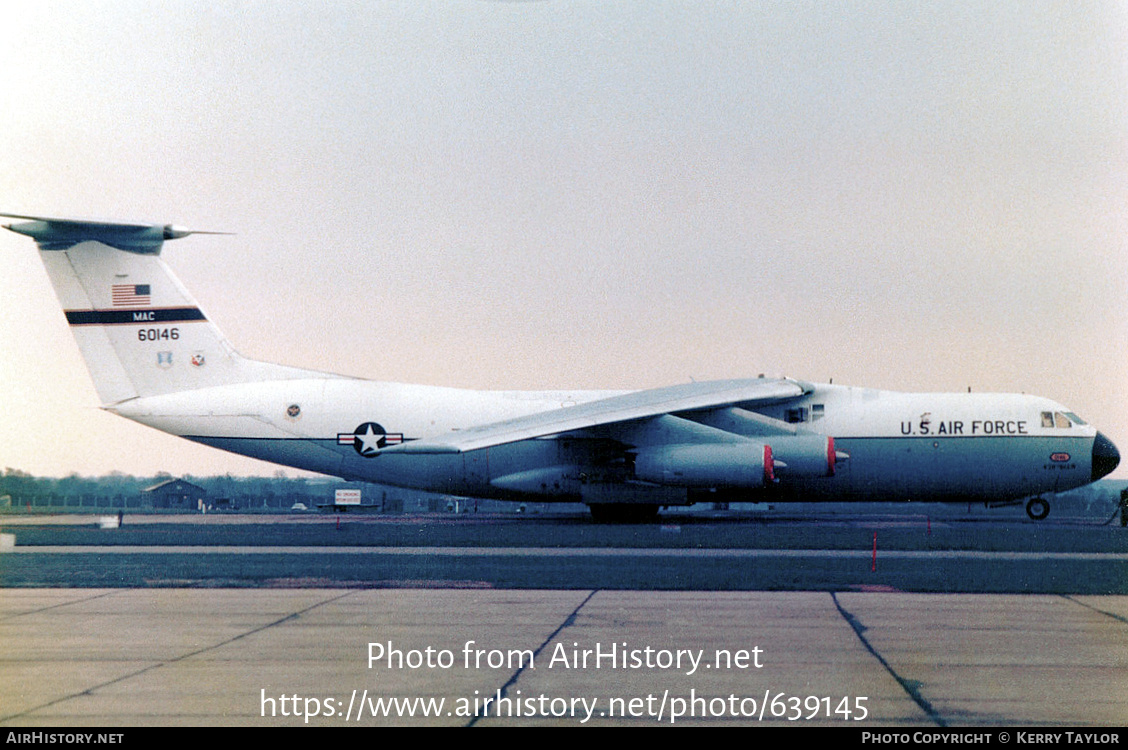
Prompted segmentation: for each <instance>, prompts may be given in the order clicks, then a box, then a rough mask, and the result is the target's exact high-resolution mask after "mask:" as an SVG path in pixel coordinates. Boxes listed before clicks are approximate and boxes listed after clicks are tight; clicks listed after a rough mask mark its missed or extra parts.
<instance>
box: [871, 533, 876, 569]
mask: <svg viewBox="0 0 1128 750" xmlns="http://www.w3.org/2000/svg"><path fill="white" fill-rule="evenodd" d="M870 572H871V573H876V572H877V532H876V531H875V532H873V565H871V566H870Z"/></svg>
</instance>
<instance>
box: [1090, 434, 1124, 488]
mask: <svg viewBox="0 0 1128 750" xmlns="http://www.w3.org/2000/svg"><path fill="white" fill-rule="evenodd" d="M1119 465H1120V451H1118V450H1116V446H1115V445H1113V444H1112V441H1111V440H1109V439H1108V438H1106V437H1105V436H1104V435H1102V434H1101V433H1099V432H1098V433H1097V437H1096V439H1095V440H1093V481H1094V482H1095V481H1097V480H1098V479H1100V478H1101V477H1103V476H1105V475H1106V474H1108V473H1110V472H1111V471H1112V470H1113V469H1115V468H1116V467H1117V466H1119Z"/></svg>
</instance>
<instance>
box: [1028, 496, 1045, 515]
mask: <svg viewBox="0 0 1128 750" xmlns="http://www.w3.org/2000/svg"><path fill="white" fill-rule="evenodd" d="M1026 515H1028V516H1030V518H1031V520H1034V521H1041V520H1042V519H1043V518H1045V517H1046V516H1048V515H1050V504H1049V503H1047V502H1046V501H1045V500H1043V499H1042V498H1040V497H1032V498H1030V501H1029V502H1027V503H1026Z"/></svg>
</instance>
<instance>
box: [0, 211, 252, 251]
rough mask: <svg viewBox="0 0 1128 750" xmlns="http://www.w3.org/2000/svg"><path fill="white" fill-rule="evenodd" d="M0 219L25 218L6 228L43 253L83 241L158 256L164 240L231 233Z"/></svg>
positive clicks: (45, 219) (162, 226) (36, 218)
mask: <svg viewBox="0 0 1128 750" xmlns="http://www.w3.org/2000/svg"><path fill="white" fill-rule="evenodd" d="M0 216H3V217H6V218H9V219H26V220H27V221H26V222H25V223H23V224H5V225H4V228H5V229H9V230H11V231H13V232H16V233H17V234H23V235H26V236H28V237H31V238H32V239H33V240H35V242H36V244H38V245H39V248H40V249H41V250H65V249H67V248H68V247H73V246H74V245H77V244H78V243H80V242H89V241H93V242H101V243H102V244H103V245H109V246H110V247H113V248H116V249H118V250H125V251H127V252H131V253H141V254H143V255H158V254H159V253H160V252H161V247H162V246H163V245H164V241H165V240H177V239H180V238H181V237H187V236H188V235H190V234H230V233H229V232H205V231H200V230H193V229H187V228H185V227H180V226H176V225H175V224H127V223H121V222H109V221H87V220H83V219H53V218H48V217H45V216H24V215H22V214H3V213H0Z"/></svg>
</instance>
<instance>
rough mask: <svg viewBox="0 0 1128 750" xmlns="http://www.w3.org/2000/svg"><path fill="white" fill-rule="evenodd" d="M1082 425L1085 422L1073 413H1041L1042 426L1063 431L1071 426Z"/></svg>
mask: <svg viewBox="0 0 1128 750" xmlns="http://www.w3.org/2000/svg"><path fill="white" fill-rule="evenodd" d="M1075 424H1076V425H1083V424H1085V420H1083V419H1081V417H1079V416H1077V415H1076V414H1074V413H1073V412H1060V411H1044V412H1042V426H1043V427H1052V428H1057V429H1059V430H1064V429H1068V428H1070V427H1072V426H1073V425H1075Z"/></svg>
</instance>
